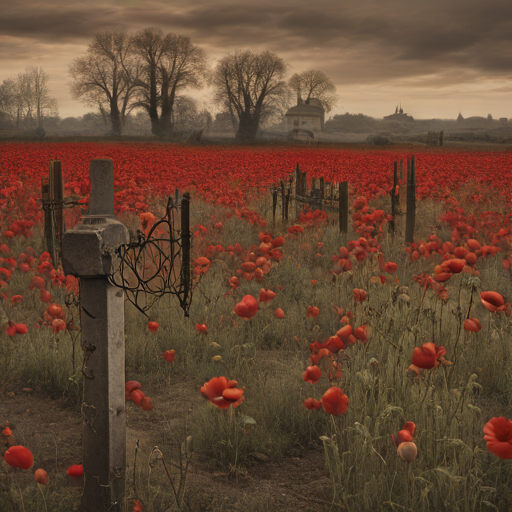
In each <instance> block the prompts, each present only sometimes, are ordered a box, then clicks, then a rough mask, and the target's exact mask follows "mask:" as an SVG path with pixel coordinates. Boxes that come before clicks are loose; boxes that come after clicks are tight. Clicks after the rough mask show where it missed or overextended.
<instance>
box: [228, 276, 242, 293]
mask: <svg viewBox="0 0 512 512" xmlns="http://www.w3.org/2000/svg"><path fill="white" fill-rule="evenodd" d="M229 286H230V288H233V290H237V289H238V288H240V281H239V280H238V277H231V278H230V279H229Z"/></svg>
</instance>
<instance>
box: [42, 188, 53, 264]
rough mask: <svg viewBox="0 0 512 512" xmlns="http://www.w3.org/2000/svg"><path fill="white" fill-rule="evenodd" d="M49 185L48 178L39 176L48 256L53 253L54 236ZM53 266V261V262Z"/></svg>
mask: <svg viewBox="0 0 512 512" xmlns="http://www.w3.org/2000/svg"><path fill="white" fill-rule="evenodd" d="M49 190H50V185H49V184H48V180H47V179H45V178H41V200H42V203H43V214H44V240H45V244H46V250H47V251H48V252H49V253H50V256H51V255H52V254H53V253H54V245H55V237H54V225H53V213H52V210H51V209H50V207H51V204H50V192H49ZM53 264H54V266H55V261H54V262H53Z"/></svg>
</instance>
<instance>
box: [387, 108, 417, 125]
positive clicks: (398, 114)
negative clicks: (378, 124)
mask: <svg viewBox="0 0 512 512" xmlns="http://www.w3.org/2000/svg"><path fill="white" fill-rule="evenodd" d="M384 119H385V120H386V121H395V122H396V121H398V122H401V123H413V122H414V117H412V116H409V115H407V114H405V113H404V110H403V108H402V104H401V103H400V109H398V105H397V106H396V109H395V113H394V114H391V115H389V116H384Z"/></svg>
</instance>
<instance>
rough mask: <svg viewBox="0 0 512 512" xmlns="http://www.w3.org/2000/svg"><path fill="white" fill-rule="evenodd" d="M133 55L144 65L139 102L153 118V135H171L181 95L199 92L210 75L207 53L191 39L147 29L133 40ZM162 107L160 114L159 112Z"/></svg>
mask: <svg viewBox="0 0 512 512" xmlns="http://www.w3.org/2000/svg"><path fill="white" fill-rule="evenodd" d="M132 44H133V53H134V54H135V55H137V56H138V57H139V59H141V60H142V62H143V77H141V78H139V79H138V80H137V81H136V85H137V94H138V101H137V103H136V106H138V107H142V108H144V109H145V110H146V111H147V113H148V114H149V117H150V119H151V128H152V133H153V134H154V135H160V134H163V133H166V132H172V129H173V126H172V112H173V108H174V103H175V101H176V97H177V95H178V93H180V92H181V91H182V90H184V89H186V88H195V89H198V88H200V87H202V85H203V77H204V75H205V74H206V72H207V66H206V54H205V52H204V51H203V50H202V49H201V48H199V47H198V46H195V45H193V44H192V43H191V41H190V38H189V37H185V36H178V35H175V34H167V35H166V36H165V37H164V35H163V32H162V31H161V30H160V29H155V28H148V29H145V30H142V31H141V32H138V33H137V34H135V36H133V37H132ZM159 108H160V113H159Z"/></svg>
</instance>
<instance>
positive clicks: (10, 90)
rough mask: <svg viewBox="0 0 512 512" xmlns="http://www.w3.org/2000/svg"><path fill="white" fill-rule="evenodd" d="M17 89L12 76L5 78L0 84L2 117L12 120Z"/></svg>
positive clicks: (14, 113) (16, 99) (14, 117)
mask: <svg viewBox="0 0 512 512" xmlns="http://www.w3.org/2000/svg"><path fill="white" fill-rule="evenodd" d="M17 96H18V90H17V85H16V82H15V81H14V80H13V79H12V78H6V79H5V80H4V81H3V83H2V85H0V113H1V114H2V117H3V118H6V119H9V120H10V121H11V122H14V121H15V119H16V113H17V110H18V109H17V107H18V98H17Z"/></svg>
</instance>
